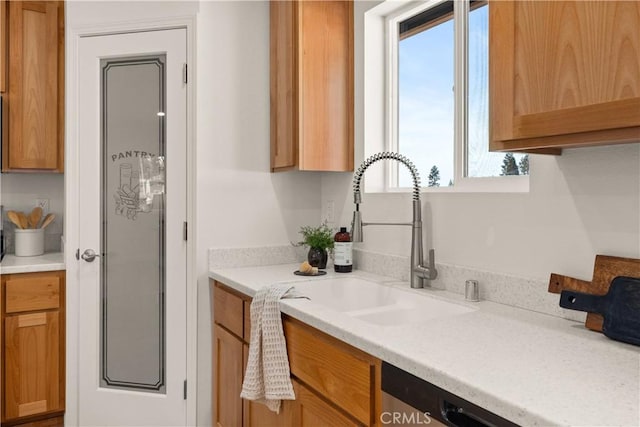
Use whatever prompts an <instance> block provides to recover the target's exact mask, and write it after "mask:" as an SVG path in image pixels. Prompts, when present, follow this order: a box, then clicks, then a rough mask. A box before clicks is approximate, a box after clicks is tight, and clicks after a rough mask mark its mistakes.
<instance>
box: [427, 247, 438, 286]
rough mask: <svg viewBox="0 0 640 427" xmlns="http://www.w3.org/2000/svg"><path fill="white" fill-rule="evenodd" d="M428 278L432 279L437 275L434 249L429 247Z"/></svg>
mask: <svg viewBox="0 0 640 427" xmlns="http://www.w3.org/2000/svg"><path fill="white" fill-rule="evenodd" d="M427 262H428V263H429V266H428V267H429V280H434V279H435V278H436V277H438V270H436V250H435V249H429V260H428V261H427Z"/></svg>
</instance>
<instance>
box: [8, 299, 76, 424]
mask: <svg viewBox="0 0 640 427" xmlns="http://www.w3.org/2000/svg"><path fill="white" fill-rule="evenodd" d="M59 328H60V324H59V312H58V311H49V312H39V313H30V314H21V315H15V316H7V317H5V331H4V332H5V337H4V338H5V346H4V352H5V354H4V360H5V370H4V373H5V377H4V381H5V399H4V405H5V406H4V413H5V419H6V420H10V419H14V418H18V417H26V416H29V415H34V414H40V413H44V412H51V411H57V410H61V409H63V408H64V401H63V399H64V392H63V390H62V389H61V387H62V384H64V379H63V378H61V375H60V374H61V373H60V363H59V362H60V333H59Z"/></svg>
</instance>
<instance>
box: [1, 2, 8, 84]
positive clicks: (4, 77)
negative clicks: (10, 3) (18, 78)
mask: <svg viewBox="0 0 640 427" xmlns="http://www.w3.org/2000/svg"><path fill="white" fill-rule="evenodd" d="M6 90H7V2H6V0H0V93H4V92H5V91H6Z"/></svg>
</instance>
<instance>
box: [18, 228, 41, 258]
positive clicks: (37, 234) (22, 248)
mask: <svg viewBox="0 0 640 427" xmlns="http://www.w3.org/2000/svg"><path fill="white" fill-rule="evenodd" d="M15 245H16V256H36V255H42V254H43V253H44V228H35V229H24V230H20V229H16V234H15Z"/></svg>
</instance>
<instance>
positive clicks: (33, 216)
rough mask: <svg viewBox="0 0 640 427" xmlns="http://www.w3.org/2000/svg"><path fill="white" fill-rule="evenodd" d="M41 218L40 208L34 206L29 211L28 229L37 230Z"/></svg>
mask: <svg viewBox="0 0 640 427" xmlns="http://www.w3.org/2000/svg"><path fill="white" fill-rule="evenodd" d="M41 218H42V208H41V207H40V206H36V207H35V208H33V209H32V210H31V213H30V214H29V228H38V224H40V219H41Z"/></svg>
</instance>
